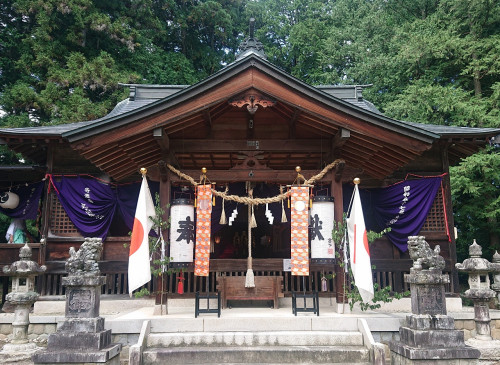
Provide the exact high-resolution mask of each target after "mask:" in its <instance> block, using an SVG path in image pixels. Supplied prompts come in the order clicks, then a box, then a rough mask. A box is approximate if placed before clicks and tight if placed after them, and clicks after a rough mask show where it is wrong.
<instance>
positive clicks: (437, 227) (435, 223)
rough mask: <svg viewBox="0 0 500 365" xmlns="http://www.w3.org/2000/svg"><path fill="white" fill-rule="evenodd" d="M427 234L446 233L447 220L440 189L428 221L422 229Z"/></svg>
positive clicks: (428, 215)
mask: <svg viewBox="0 0 500 365" xmlns="http://www.w3.org/2000/svg"><path fill="white" fill-rule="evenodd" d="M422 231H425V232H445V231H446V219H445V214H444V204H443V192H442V190H441V189H438V192H437V194H436V198H435V199H434V203H433V204H432V207H431V209H430V210H429V213H428V214H427V219H426V221H425V223H424V225H423V227H422Z"/></svg>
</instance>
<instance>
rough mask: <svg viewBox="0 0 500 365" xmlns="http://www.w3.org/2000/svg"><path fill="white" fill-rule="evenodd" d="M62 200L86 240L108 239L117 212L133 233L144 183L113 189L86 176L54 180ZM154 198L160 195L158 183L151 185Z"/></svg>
mask: <svg viewBox="0 0 500 365" xmlns="http://www.w3.org/2000/svg"><path fill="white" fill-rule="evenodd" d="M53 182H54V186H55V188H56V189H57V195H58V197H59V201H60V202H61V205H62V206H63V208H64V210H65V211H66V214H67V215H68V217H69V219H70V220H71V222H72V223H73V224H74V225H75V227H76V229H78V231H79V232H80V233H81V234H82V236H84V237H101V238H103V239H104V238H106V236H107V234H108V230H109V227H110V226H111V223H112V221H113V217H114V216H115V213H116V211H117V210H118V211H119V212H120V214H121V217H122V218H123V221H124V223H125V225H126V226H127V227H128V228H129V229H130V230H132V225H133V223H134V215H135V208H136V205H137V198H138V196H139V190H140V187H141V183H140V182H138V183H134V184H128V185H119V186H117V187H116V189H114V188H113V187H112V186H110V185H108V184H106V183H103V182H100V181H98V180H96V179H93V178H87V177H82V176H79V177H64V176H63V177H60V178H58V180H56V179H53ZM148 185H149V188H150V189H151V195H152V196H153V197H154V196H155V193H156V192H158V189H159V184H158V183H157V182H151V181H150V182H148Z"/></svg>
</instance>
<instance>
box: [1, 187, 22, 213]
mask: <svg viewBox="0 0 500 365" xmlns="http://www.w3.org/2000/svg"><path fill="white" fill-rule="evenodd" d="M18 205H19V195H17V194H16V193H13V192H12V191H7V192H5V193H0V207H2V208H5V209H15V208H17V206H18Z"/></svg>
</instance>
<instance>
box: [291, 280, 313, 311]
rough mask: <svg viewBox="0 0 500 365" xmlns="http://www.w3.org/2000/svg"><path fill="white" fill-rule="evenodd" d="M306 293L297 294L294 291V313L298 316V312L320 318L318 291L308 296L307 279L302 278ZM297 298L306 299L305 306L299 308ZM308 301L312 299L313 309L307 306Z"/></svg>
mask: <svg viewBox="0 0 500 365" xmlns="http://www.w3.org/2000/svg"><path fill="white" fill-rule="evenodd" d="M302 281H303V285H304V292H303V293H297V292H294V291H292V313H293V314H294V315H295V316H297V313H298V312H306V313H314V314H316V315H317V316H319V296H318V292H317V291H313V292H312V293H311V294H306V287H305V279H304V277H302ZM297 298H299V299H304V306H303V307H299V308H297ZM307 299H312V307H308V306H307Z"/></svg>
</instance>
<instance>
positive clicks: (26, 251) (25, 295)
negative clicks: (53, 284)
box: [0, 244, 46, 358]
mask: <svg viewBox="0 0 500 365" xmlns="http://www.w3.org/2000/svg"><path fill="white" fill-rule="evenodd" d="M31 255H32V250H31V248H30V247H29V246H28V245H27V244H25V245H24V246H23V247H21V249H20V250H19V258H20V260H19V261H16V262H14V263H13V264H12V265H10V266H4V268H3V272H4V273H6V274H9V275H11V276H12V292H10V293H9V294H8V295H7V297H6V300H7V302H9V303H11V304H12V305H14V306H15V310H14V313H15V318H14V321H13V322H12V340H11V342H10V343H8V344H6V345H4V347H3V349H2V351H1V352H0V357H2V358H3V357H5V358H7V357H15V355H16V354H29V353H30V352H31V353H32V352H33V351H35V350H36V345H35V344H34V343H32V342H29V341H28V326H29V324H30V321H29V314H30V309H31V306H32V305H33V303H35V301H36V300H37V299H38V293H36V292H35V276H37V275H39V274H40V273H43V272H44V271H45V270H46V268H45V266H39V265H38V264H37V263H36V262H34V261H31Z"/></svg>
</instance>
